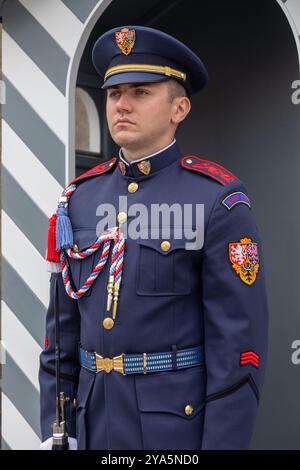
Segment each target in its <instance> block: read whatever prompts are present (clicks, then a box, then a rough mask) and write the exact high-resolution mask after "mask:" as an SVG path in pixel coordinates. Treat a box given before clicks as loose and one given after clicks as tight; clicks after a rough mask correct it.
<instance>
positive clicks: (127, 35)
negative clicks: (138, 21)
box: [115, 28, 135, 55]
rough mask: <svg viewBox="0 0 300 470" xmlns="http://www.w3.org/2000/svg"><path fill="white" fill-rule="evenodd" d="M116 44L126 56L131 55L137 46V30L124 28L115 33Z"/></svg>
mask: <svg viewBox="0 0 300 470" xmlns="http://www.w3.org/2000/svg"><path fill="white" fill-rule="evenodd" d="M115 37H116V43H117V46H118V48H119V49H120V51H121V52H122V53H123V54H124V55H129V54H130V52H131V51H132V49H133V47H134V44H135V30H134V29H130V30H129V29H128V28H123V29H121V31H117V32H116V33H115Z"/></svg>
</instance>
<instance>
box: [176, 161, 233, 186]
mask: <svg viewBox="0 0 300 470" xmlns="http://www.w3.org/2000/svg"><path fill="white" fill-rule="evenodd" d="M181 166H182V167H183V168H186V169H187V170H191V171H197V172H198V173H203V174H204V175H207V176H210V177H211V178H213V179H214V180H216V181H218V182H219V183H221V184H223V186H226V184H229V183H232V181H236V180H237V179H238V178H237V176H235V175H234V174H233V173H231V172H230V171H228V170H226V168H224V167H223V166H221V165H219V164H218V163H215V162H210V161H209V160H204V159H203V158H199V157H195V156H193V155H192V156H190V157H183V158H182V159H181Z"/></svg>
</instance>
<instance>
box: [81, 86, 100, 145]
mask: <svg viewBox="0 0 300 470" xmlns="http://www.w3.org/2000/svg"><path fill="white" fill-rule="evenodd" d="M77 93H78V94H79V96H80V99H81V100H82V103H83V105H84V106H85V109H86V112H87V117H88V129H89V148H88V149H87V150H89V151H90V152H95V153H100V119H99V113H98V110H97V107H96V105H95V103H94V100H93V99H92V98H91V96H90V95H89V94H88V92H87V91H85V90H83V89H82V88H80V87H77Z"/></svg>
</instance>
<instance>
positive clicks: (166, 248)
mask: <svg viewBox="0 0 300 470" xmlns="http://www.w3.org/2000/svg"><path fill="white" fill-rule="evenodd" d="M160 247H161V249H162V250H163V251H169V249H170V248H171V243H170V242H168V240H164V241H163V242H161V244H160Z"/></svg>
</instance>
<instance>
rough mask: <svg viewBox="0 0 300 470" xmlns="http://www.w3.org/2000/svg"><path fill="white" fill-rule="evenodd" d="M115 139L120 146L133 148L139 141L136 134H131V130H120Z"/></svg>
mask: <svg viewBox="0 0 300 470" xmlns="http://www.w3.org/2000/svg"><path fill="white" fill-rule="evenodd" d="M113 140H114V141H115V143H116V144H117V145H119V147H124V148H131V147H135V146H136V144H137V143H138V141H137V138H136V136H133V135H130V134H129V132H128V133H127V132H118V133H117V134H116V135H114V137H113Z"/></svg>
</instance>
